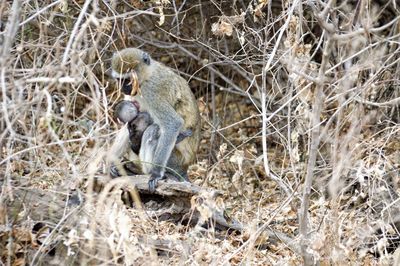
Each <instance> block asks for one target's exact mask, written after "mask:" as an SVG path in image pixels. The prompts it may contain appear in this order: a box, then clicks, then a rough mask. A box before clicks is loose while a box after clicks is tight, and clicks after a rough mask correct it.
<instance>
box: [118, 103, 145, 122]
mask: <svg viewBox="0 0 400 266" xmlns="http://www.w3.org/2000/svg"><path fill="white" fill-rule="evenodd" d="M138 109H139V108H138V107H137V106H136V105H135V103H134V102H132V101H120V102H119V103H118V104H117V105H116V106H115V111H114V114H115V118H116V119H117V120H118V122H120V123H123V124H126V123H129V122H131V121H132V120H133V119H135V118H136V117H137V116H138V113H139V110H138Z"/></svg>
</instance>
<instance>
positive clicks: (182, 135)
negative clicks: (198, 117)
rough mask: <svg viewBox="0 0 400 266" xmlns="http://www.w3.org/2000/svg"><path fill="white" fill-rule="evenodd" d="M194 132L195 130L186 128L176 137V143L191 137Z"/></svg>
mask: <svg viewBox="0 0 400 266" xmlns="http://www.w3.org/2000/svg"><path fill="white" fill-rule="evenodd" d="M192 134H193V132H192V130H190V129H186V130H185V131H182V132H181V133H179V135H178V137H177V138H176V142H175V144H178V143H179V142H181V141H182V140H184V139H186V138H187V137H191V136H192Z"/></svg>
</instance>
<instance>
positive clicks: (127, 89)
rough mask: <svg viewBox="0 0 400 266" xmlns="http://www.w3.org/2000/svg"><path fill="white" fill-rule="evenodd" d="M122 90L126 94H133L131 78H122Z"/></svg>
mask: <svg viewBox="0 0 400 266" xmlns="http://www.w3.org/2000/svg"><path fill="white" fill-rule="evenodd" d="M121 85H122V86H121V90H122V93H123V94H125V95H131V92H132V82H131V80H130V79H129V78H127V79H123V80H121Z"/></svg>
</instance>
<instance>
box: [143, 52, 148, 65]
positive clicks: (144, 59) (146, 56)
mask: <svg viewBox="0 0 400 266" xmlns="http://www.w3.org/2000/svg"><path fill="white" fill-rule="evenodd" d="M142 59H143V63H145V64H146V65H150V55H149V54H148V53H143V55H142Z"/></svg>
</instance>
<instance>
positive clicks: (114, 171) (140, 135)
mask: <svg viewBox="0 0 400 266" xmlns="http://www.w3.org/2000/svg"><path fill="white" fill-rule="evenodd" d="M115 118H116V119H117V120H118V121H119V122H120V123H123V124H126V126H127V129H128V133H129V144H130V149H131V151H132V152H133V153H134V154H133V156H134V157H135V156H136V157H135V158H134V159H136V161H137V162H129V161H126V160H125V161H123V163H122V165H123V169H124V171H125V172H126V173H127V174H142V173H144V174H148V173H150V170H151V167H150V166H151V162H152V161H153V158H154V153H155V150H156V147H157V144H158V139H159V126H158V125H157V124H155V123H154V122H153V119H151V117H150V115H149V114H148V113H147V112H139V110H138V106H137V103H136V104H135V103H134V102H132V101H120V102H119V103H118V104H117V105H116V106H115ZM121 134H122V135H121ZM124 134H126V135H128V134H127V133H126V132H125V133H124V132H120V133H119V134H118V136H117V138H116V142H121V143H125V144H123V145H124V146H121V145H120V144H121V143H115V145H116V146H114V145H113V146H114V147H116V148H112V150H115V149H121V150H123V151H122V152H121V151H118V154H119V155H122V154H123V153H125V150H126V149H127V145H128V142H127V141H126V140H125V141H124V140H123V139H124V138H126V137H124V136H123V135H124ZM191 135H192V131H191V130H190V129H189V130H185V131H183V132H180V133H179V135H178V137H177V140H176V144H178V143H179V142H181V141H182V140H183V139H185V138H187V137H190V136H191ZM137 156H139V158H137ZM116 159H120V158H116ZM146 162H149V163H146ZM110 174H111V175H112V176H115V177H116V176H119V175H120V171H118V167H116V166H115V165H111V169H110Z"/></svg>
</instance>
